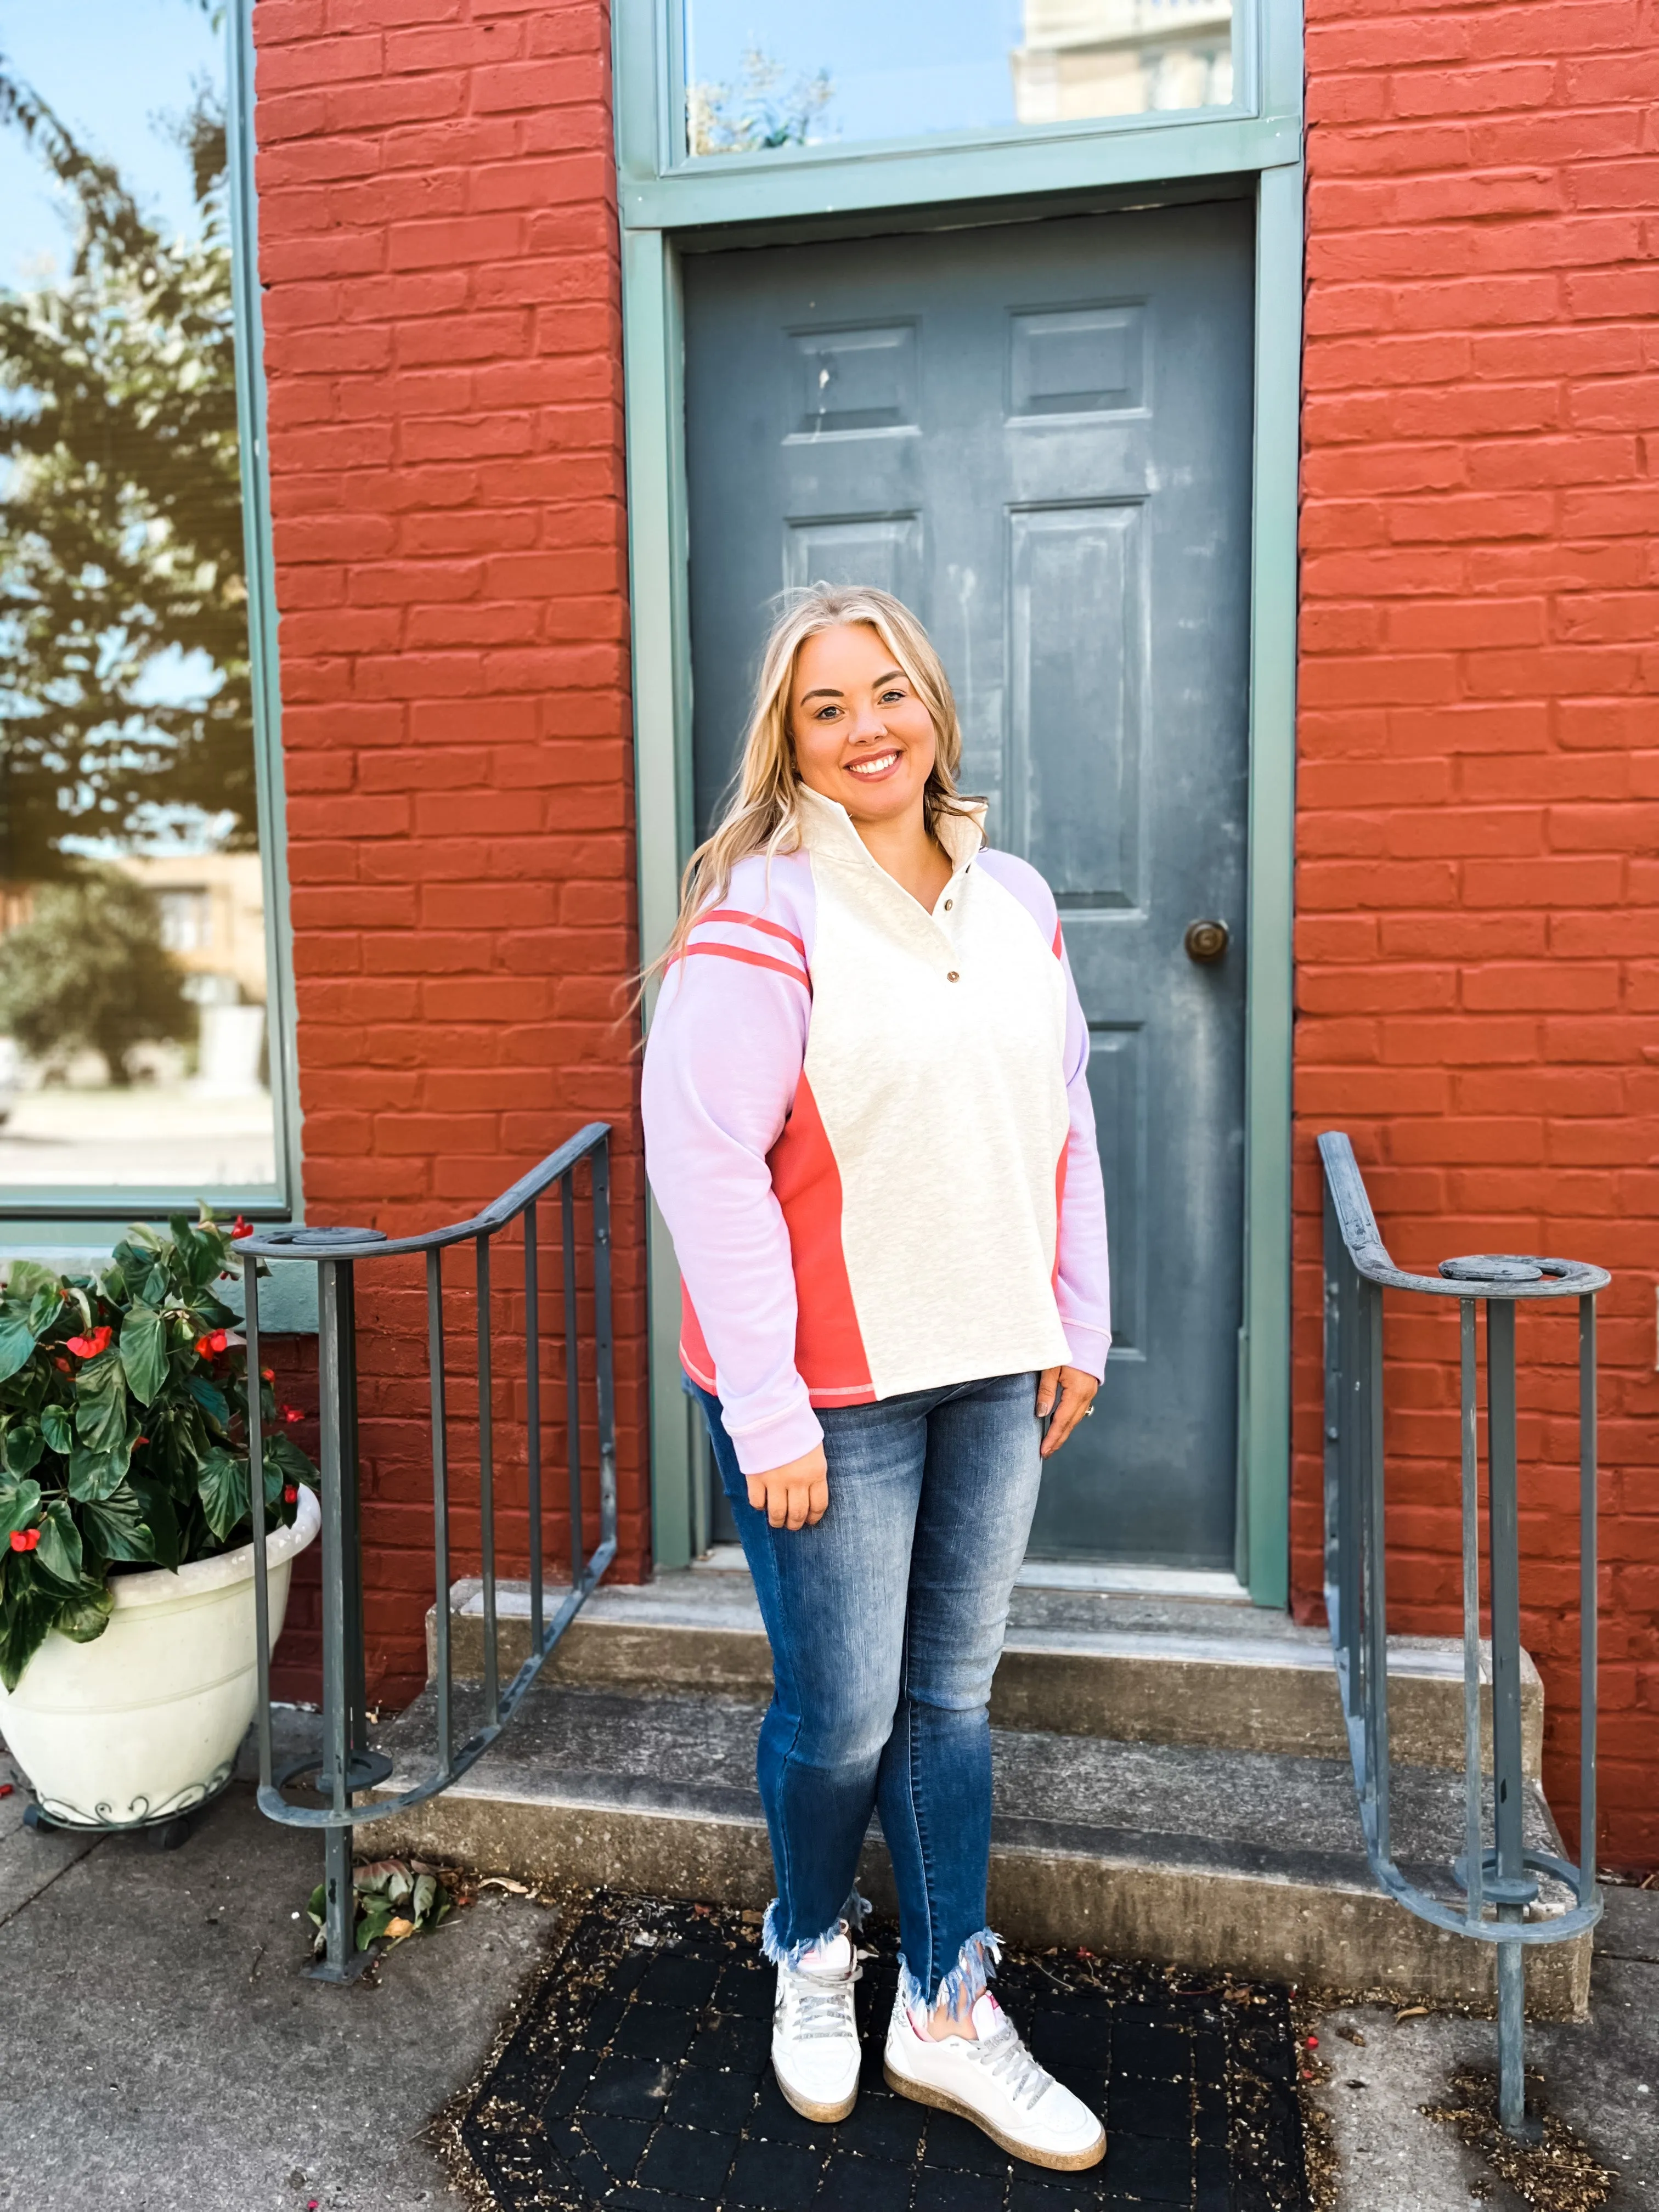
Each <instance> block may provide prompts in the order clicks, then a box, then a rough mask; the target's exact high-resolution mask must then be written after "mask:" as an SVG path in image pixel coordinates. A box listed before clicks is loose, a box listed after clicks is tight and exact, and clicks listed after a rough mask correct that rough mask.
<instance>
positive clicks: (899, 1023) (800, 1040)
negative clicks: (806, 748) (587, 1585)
mask: <svg viewBox="0 0 1659 2212" xmlns="http://www.w3.org/2000/svg"><path fill="white" fill-rule="evenodd" d="M800 800H801V815H802V828H803V839H802V846H801V849H800V850H799V852H796V853H792V854H781V855H779V856H777V857H775V858H774V859H773V860H765V859H764V858H762V857H759V856H755V857H751V858H750V859H748V860H743V861H741V862H739V864H738V866H737V868H736V869H735V870H734V871H733V872H732V884H731V887H730V889H729V890H728V891H727V893H726V896H725V898H724V899H723V900H722V901H721V902H720V904H719V905H718V906H717V907H712V908H708V909H706V910H705V911H704V912H703V914H702V915H701V917H700V918H699V920H698V921H697V923H696V927H694V928H693V930H692V932H691V935H690V939H689V940H688V942H687V945H686V950H685V954H684V957H683V958H681V959H679V960H678V961H676V963H674V965H673V967H672V968H671V969H670V971H669V974H668V976H667V978H666V980H665V982H664V985H663V989H662V994H661V997H660V999H659V1002H658V1006H657V1010H656V1014H655V1017H654V1018H653V1022H652V1024H651V1034H650V1038H649V1041H648V1042H647V1048H646V1054H645V1077H644V1096H643V1107H644V1117H645V1142H646V1161H647V1171H648V1173H649V1176H650V1179H651V1188H652V1189H653V1191H654V1193H655V1194H656V1198H657V1202H658V1204H659V1206H660V1207H661V1209H662V1213H663V1218H664V1219H665V1221H666V1223H667V1225H668V1227H669V1231H670V1232H671V1235H672V1237H673V1239H674V1249H675V1252H676V1255H677V1256H678V1261H679V1265H680V1271H681V1276H682V1279H683V1282H684V1323H683V1329H682V1334H681V1340H680V1358H681V1360H682V1363H683V1364H684V1368H685V1371H686V1373H687V1374H688V1375H689V1376H690V1377H691V1379H692V1380H693V1382H695V1383H700V1384H701V1385H702V1388H703V1389H706V1390H711V1391H714V1393H715V1394H716V1395H718V1396H719V1398H720V1404H721V1408H722V1412H723V1415H724V1419H725V1422H726V1429H727V1430H728V1431H729V1432H730V1434H731V1437H732V1443H733V1444H734V1445H735V1447H736V1449H737V1455H738V1464H739V1465H740V1466H741V1467H742V1468H743V1469H744V1472H745V1473H747V1474H757V1473H764V1472H766V1471H767V1470H768V1469H769V1468H775V1467H781V1466H782V1465H783V1464H784V1463H785V1462H787V1461H789V1460H792V1459H795V1458H798V1457H799V1455H801V1454H802V1453H803V1452H806V1451H810V1450H811V1448H812V1446H813V1445H814V1444H815V1443H817V1441H818V1439H819V1437H821V1436H822V1434H823V1430H822V1428H821V1426H820V1425H819V1423H818V1420H817V1416H816V1415H815V1413H813V1411H812V1408H813V1407H815V1406H848V1405H859V1404H866V1403H868V1402H869V1401H872V1400H874V1399H879V1398H891V1397H896V1396H897V1395H900V1394H901V1393H902V1392H905V1391H910V1390H927V1389H938V1388H941V1387H943V1386H945V1385H948V1384H951V1383H967V1382H974V1381H977V1380H980V1379H981V1378H984V1377H987V1376H995V1375H1010V1374H1018V1373H1020V1372H1022V1371H1024V1370H1025V1369H1028V1368H1035V1369H1042V1368H1045V1367H1054V1366H1059V1365H1062V1364H1070V1365H1072V1366H1074V1367H1081V1368H1084V1369H1085V1370H1087V1371H1088V1372H1089V1373H1090V1374H1091V1375H1094V1376H1103V1375H1104V1373H1105V1364H1106V1350H1107V1346H1108V1344H1109V1341H1110V1304H1109V1295H1108V1282H1107V1267H1106V1211H1105V1203H1104V1200H1103V1194H1102V1189H1101V1180H1100V1159H1099V1155H1098V1153H1097V1151H1096V1147H1095V1126H1094V1113H1093V1109H1092V1106H1091V1101H1090V1097H1089V1086H1088V1059H1089V1039H1088V1030H1087V1028H1086V1026H1085V1022H1084V1019H1083V1013H1082V1009H1081V1008H1080V1006H1079V1004H1078V997H1077V992H1076V990H1075V988H1074V987H1073V982H1072V975H1071V969H1070V968H1069V967H1068V965H1067V963H1066V951H1065V946H1064V945H1063V944H1062V942H1061V939H1060V924H1059V918H1058V916H1057V915H1056V912H1055V908H1054V897H1053V895H1052V894H1051V892H1050V891H1049V890H1048V885H1047V884H1045V883H1044V882H1043V880H1042V877H1041V876H1039V875H1038V874H1037V872H1036V870H1035V869H1034V868H1031V867H1030V866H1027V865H1026V863H1025V862H1024V860H1015V859H1014V858H1012V856H1011V855H1010V854H1004V853H994V852H987V851H986V850H984V849H983V840H982V837H981V830H980V827H979V816H978V814H977V813H976V814H975V816H974V817H972V818H969V817H961V816H957V817H951V816H946V817H944V819H943V820H942V821H941V822H940V823H939V837H940V841H941V842H942V843H943V844H944V845H945V850H946V852H947V854H948V855H949V857H950V860H951V880H950V882H949V883H948V884H946V885H945V889H944V890H943V891H941V892H940V894H939V901H938V903H937V904H936V905H935V907H934V908H933V912H932V913H931V914H930V913H928V912H927V909H926V908H924V907H923V906H921V904H920V903H919V902H918V901H917V900H915V899H914V898H913V897H912V896H910V894H909V892H908V891H907V890H904V889H903V888H902V886H901V885H900V884H897V883H896V882H895V880H894V879H893V878H892V877H891V876H890V875H889V874H888V873H887V872H886V871H885V870H884V868H883V867H882V866H880V864H879V863H878V861H877V860H874V859H873V858H872V855H871V854H870V853H869V852H868V850H867V849H866V847H865V845H864V842H863V841H862V840H861V839H860V836H859V834H858V832H857V830H856V829H854V826H853V823H852V821H851V818H850V817H848V814H847V812H846V810H845V809H844V808H842V807H841V806H839V805H836V803H835V801H834V800H832V799H824V798H823V797H821V796H820V795H819V794H818V793H817V792H814V791H812V790H811V789H809V788H808V787H805V786H802V787H801V789H800Z"/></svg>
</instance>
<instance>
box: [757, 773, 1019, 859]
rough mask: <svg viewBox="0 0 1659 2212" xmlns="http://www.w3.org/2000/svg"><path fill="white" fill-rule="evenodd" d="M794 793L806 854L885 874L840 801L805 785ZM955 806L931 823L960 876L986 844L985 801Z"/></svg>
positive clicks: (809, 785)
mask: <svg viewBox="0 0 1659 2212" xmlns="http://www.w3.org/2000/svg"><path fill="white" fill-rule="evenodd" d="M795 793H796V797H797V799H798V801H799V807H800V825H801V842H802V844H803V845H805V847H806V848H807V850H808V851H809V852H812V853H821V854H823V855H824V856H825V858H826V859H831V860H842V861H848V862H852V863H853V864H854V865H862V866H866V867H870V868H875V869H878V870H879V871H880V872H881V873H882V874H885V873H886V871H885V869H884V868H882V866H881V863H880V861H879V860H877V859H876V857H875V855H874V854H872V852H871V850H870V848H869V847H868V846H867V845H866V843H865V842H864V840H863V838H862V837H860V835H859V833H858V831H857V829H855V828H854V825H853V817H852V816H851V815H850V814H849V813H848V811H847V809H846V808H845V807H844V806H843V805H842V804H841V801H840V800H839V799H826V798H825V797H824V796H823V793H822V792H821V791H814V790H813V788H812V787H811V784H808V783H798V784H797V785H796V786H795ZM957 806H958V807H959V808H960V809H961V811H960V812H959V813H949V812H946V813H942V814H941V815H940V816H939V820H938V822H937V823H935V824H934V835H935V836H937V837H938V839H939V843H940V844H941V845H942V846H943V847H944V848H945V855H946V857H947V858H948V859H949V860H950V863H951V872H952V873H954V874H957V875H960V874H961V872H962V871H963V869H964V868H966V867H969V866H972V864H973V862H974V860H975V858H976V856H977V855H978V853H979V850H980V848H981V846H982V845H983V844H984V842H985V801H984V800H983V799H958V800H957Z"/></svg>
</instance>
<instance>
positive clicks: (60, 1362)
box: [52, 1358, 72, 1375]
mask: <svg viewBox="0 0 1659 2212" xmlns="http://www.w3.org/2000/svg"><path fill="white" fill-rule="evenodd" d="M52 1365H53V1366H54V1367H55V1368H56V1369H57V1370H58V1373H59V1374H60V1375H68V1374H70V1372H71V1371H72V1370H71V1369H70V1364H69V1362H68V1360H67V1359H58V1358H54V1359H53V1361H52Z"/></svg>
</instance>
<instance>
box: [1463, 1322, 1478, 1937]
mask: <svg viewBox="0 0 1659 2212" xmlns="http://www.w3.org/2000/svg"><path fill="white" fill-rule="evenodd" d="M1475 1355H1476V1346H1475V1336H1474V1299H1473V1298H1464V1299H1462V1301H1461V1302H1460V1304H1459V1307H1458V1417H1459V1427H1460V1430H1461V1432H1462V1491H1463V1789H1464V1808H1463V1810H1464V1818H1463V1829H1464V1833H1463V1864H1464V1895H1465V1898H1466V1900H1467V1913H1468V1918H1469V1919H1470V1920H1472V1921H1478V1920H1480V1918H1481V1917H1482V1913H1483V1910H1484V1908H1483V1906H1482V1903H1481V1873H1482V1845H1481V1834H1482V1827H1481V1802H1480V1793H1481V1766H1482V1760H1481V1755H1480V1449H1479V1434H1478V1431H1479V1408H1478V1406H1477V1402H1476V1395H1475V1390H1476V1378H1475Z"/></svg>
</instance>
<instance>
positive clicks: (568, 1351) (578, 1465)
mask: <svg viewBox="0 0 1659 2212" xmlns="http://www.w3.org/2000/svg"><path fill="white" fill-rule="evenodd" d="M573 1183H574V1176H566V1177H565V1179H564V1181H563V1182H562V1183H561V1184H560V1185H559V1219H560V1224H561V1226H562V1231H563V1238H564V1431H565V1444H564V1451H565V1472H566V1474H567V1476H568V1480H569V1486H570V1583H571V1587H572V1589H575V1588H576V1587H577V1586H578V1585H579V1584H580V1582H581V1578H582V1399H581V1374H580V1360H579V1358H578V1353H579V1350H580V1338H579V1336H578V1334H577V1315H576V1194H575V1191H574V1188H572V1185H573Z"/></svg>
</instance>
